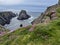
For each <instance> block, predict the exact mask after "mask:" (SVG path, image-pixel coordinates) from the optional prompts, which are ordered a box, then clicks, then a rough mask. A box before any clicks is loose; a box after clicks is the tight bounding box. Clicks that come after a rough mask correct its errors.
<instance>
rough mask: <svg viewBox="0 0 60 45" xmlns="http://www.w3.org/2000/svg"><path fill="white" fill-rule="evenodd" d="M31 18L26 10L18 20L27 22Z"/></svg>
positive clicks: (22, 11)
mask: <svg viewBox="0 0 60 45" xmlns="http://www.w3.org/2000/svg"><path fill="white" fill-rule="evenodd" d="M28 18H30V16H29V15H28V14H27V12H26V11H25V10H21V12H20V14H19V17H18V18H17V19H18V20H25V19H28Z"/></svg>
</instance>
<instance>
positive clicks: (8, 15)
mask: <svg viewBox="0 0 60 45" xmlns="http://www.w3.org/2000/svg"><path fill="white" fill-rule="evenodd" d="M13 17H16V14H14V13H13V12H11V11H6V12H0V24H1V25H2V26H4V25H5V24H10V20H11V19H12V18H13Z"/></svg>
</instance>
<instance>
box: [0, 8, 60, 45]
mask: <svg viewBox="0 0 60 45" xmlns="http://www.w3.org/2000/svg"><path fill="white" fill-rule="evenodd" d="M57 15H58V17H59V15H60V8H58V9H57ZM30 27H31V26H29V27H26V28H21V29H18V30H16V31H15V32H13V33H10V34H6V35H4V36H2V37H0V45H60V18H58V19H56V20H54V21H51V22H50V23H49V24H47V25H43V24H37V25H36V26H35V28H34V31H33V32H29V31H28V30H29V29H30Z"/></svg>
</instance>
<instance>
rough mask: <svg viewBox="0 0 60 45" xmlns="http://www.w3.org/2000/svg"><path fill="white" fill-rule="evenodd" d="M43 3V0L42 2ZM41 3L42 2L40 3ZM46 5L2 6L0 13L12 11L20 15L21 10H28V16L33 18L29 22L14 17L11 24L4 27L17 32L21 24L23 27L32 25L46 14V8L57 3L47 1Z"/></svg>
mask: <svg viewBox="0 0 60 45" xmlns="http://www.w3.org/2000/svg"><path fill="white" fill-rule="evenodd" d="M42 2H43V0H42ZM40 3H41V2H40ZM45 3H47V4H45V5H43V3H42V4H41V5H17V6H1V7H0V11H12V12H14V13H18V14H19V12H20V11H21V10H26V11H27V13H28V15H30V16H31V18H29V19H27V20H17V17H18V15H17V16H16V17H14V18H12V19H11V22H10V24H8V25H7V24H6V25H5V26H4V27H5V28H7V29H9V30H16V29H18V28H20V24H23V27H25V26H28V25H31V22H32V21H33V20H34V19H36V18H38V17H39V16H40V14H41V13H42V12H44V11H45V10H46V8H47V7H48V6H51V5H54V4H56V3H57V1H56V0H54V1H53V2H52V1H51V0H47V1H46V2H45Z"/></svg>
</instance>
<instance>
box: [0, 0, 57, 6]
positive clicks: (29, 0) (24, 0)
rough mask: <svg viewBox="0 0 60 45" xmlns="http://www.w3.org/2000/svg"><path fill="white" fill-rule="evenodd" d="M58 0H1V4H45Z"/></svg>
mask: <svg viewBox="0 0 60 45" xmlns="http://www.w3.org/2000/svg"><path fill="white" fill-rule="evenodd" d="M57 1H58V0H0V5H21V4H23V5H41V4H42V5H45V4H48V3H49V4H51V2H53V3H55V2H57Z"/></svg>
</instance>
